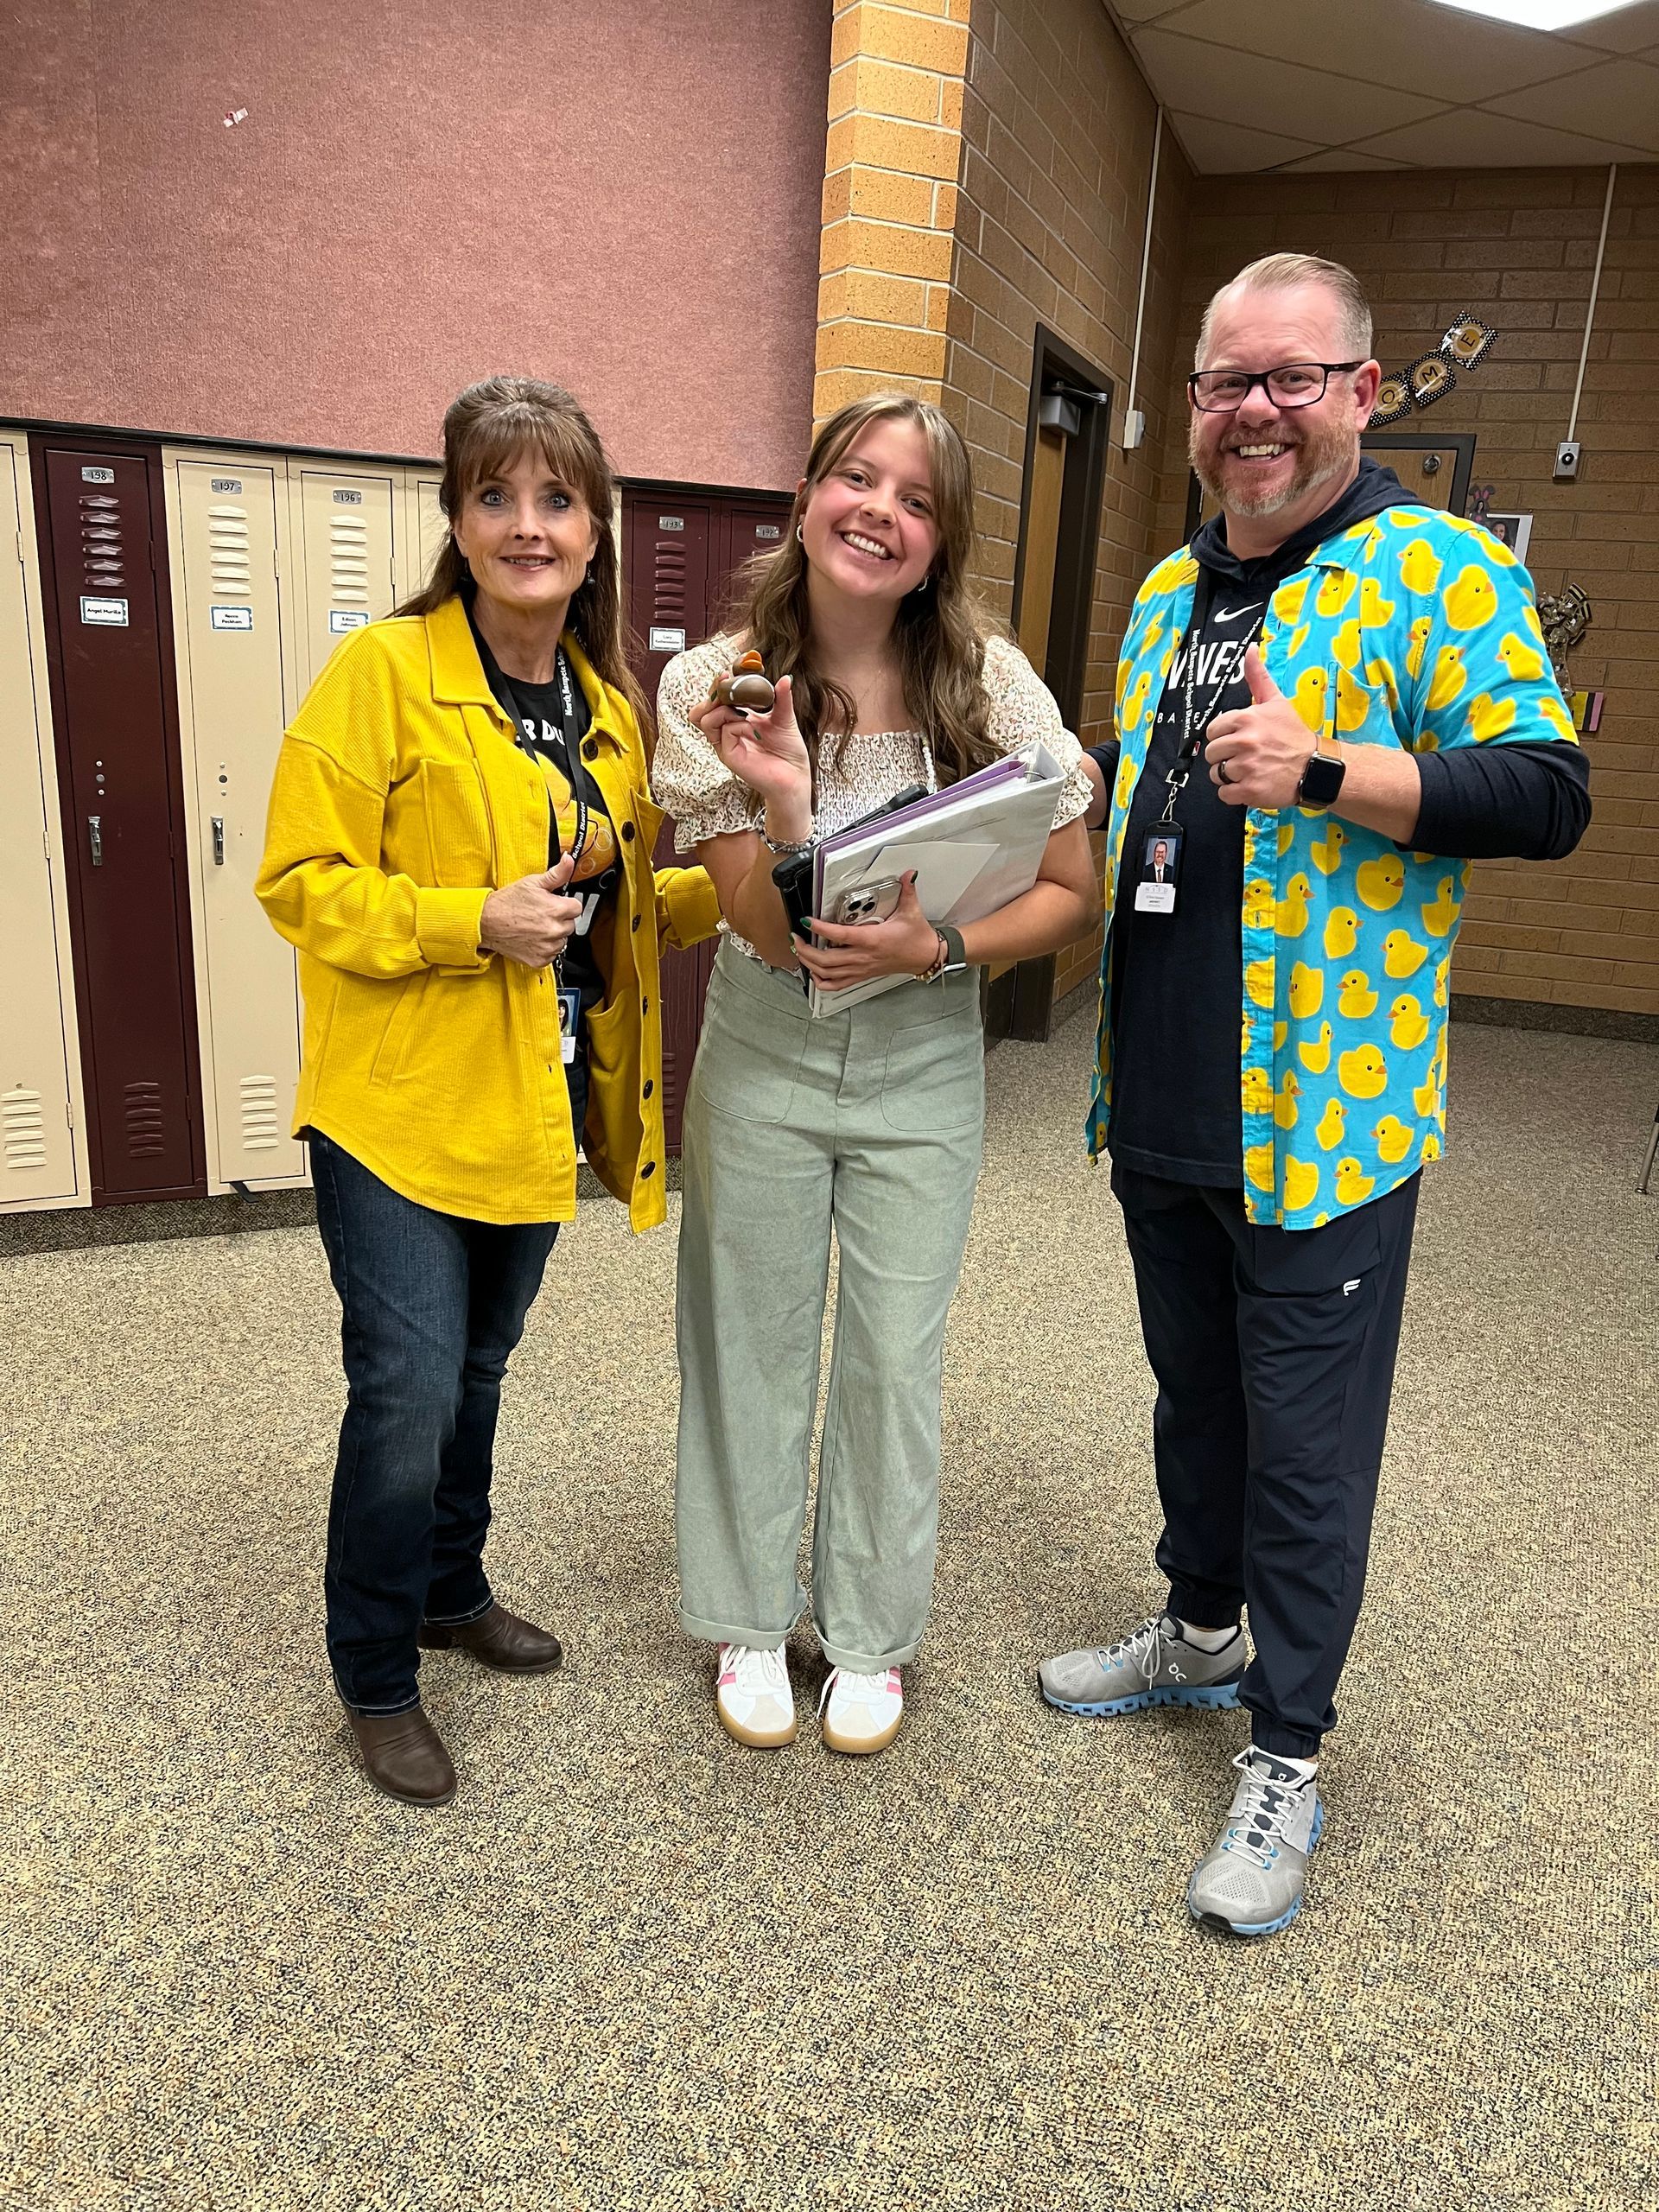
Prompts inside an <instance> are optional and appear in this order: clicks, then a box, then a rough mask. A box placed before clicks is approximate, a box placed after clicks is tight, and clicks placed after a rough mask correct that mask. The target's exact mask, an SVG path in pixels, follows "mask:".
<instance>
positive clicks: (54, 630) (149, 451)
mask: <svg viewBox="0 0 1659 2212" xmlns="http://www.w3.org/2000/svg"><path fill="white" fill-rule="evenodd" d="M111 448H115V449H117V450H118V451H119V452H121V453H122V454H124V455H125V456H126V458H127V459H129V460H130V461H142V462H143V467H144V477H145V486H146V490H147V492H148V494H149V567H150V574H151V575H152V576H153V577H154V579H155V589H156V645H157V650H158V652H159V657H160V663H161V689H162V749H163V752H164V754H165V760H164V763H163V766H164V770H165V775H166V782H167V812H168V848H169V850H168V862H169V874H170V875H171V879H172V884H173V912H174V916H175V930H176V936H177V942H178V948H179V995H180V1004H181V1019H182V1022H183V1027H184V1080H185V1127H186V1131H187V1135H188V1141H189V1152H190V1174H191V1180H190V1181H189V1182H188V1183H187V1184H174V1185H170V1186H169V1187H168V1188H167V1189H164V1190H156V1191H143V1192H130V1193H129V1192H122V1193H119V1194H117V1195H111V1194H110V1193H108V1192H105V1191H104V1190H103V1189H102V1188H101V1187H100V1185H99V1181H98V1179H97V1174H96V1173H95V1172H94V1170H93V1166H92V1163H93V1162H96V1161H101V1160H102V1158H103V1152H104V1128H103V1125H102V1122H101V1121H100V1120H99V1106H98V1091H97V1085H96V1084H93V1083H92V1082H91V1081H90V1080H84V1081H83V1098H84V1109H85V1114H86V1149H87V1154H88V1162H89V1168H88V1173H89V1182H90V1187H91V1192H92V1204H93V1205H95V1206H105V1205H156V1204H165V1203H167V1202H168V1201H169V1200H171V1199H173V1198H206V1197H207V1139H206V1134H205V1131H204V1128H203V1123H202V1090H201V1051H200V1008H199V1007H198V1004H197V999H196V953H195V931H194V926H193V923H194V912H193V906H194V902H193V900H192V898H191V893H190V860H189V837H188V821H189V815H188V803H187V799H186V794H185V788H184V753H183V747H182V741H181V729H180V720H179V687H178V661H177V647H176V643H175V632H174V626H173V580H172V576H171V575H170V573H169V571H170V569H171V565H172V564H171V562H170V559H169V557H168V554H169V547H168V519H167V515H168V509H167V480H166V471H165V469H164V467H163V465H162V448H161V442H160V440H159V439H150V438H145V437H138V436H135V435H132V434H131V433H127V434H125V435H110V436H102V435H99V434H98V433H96V432H92V431H87V430H85V429H77V428H72V429H61V430H60V429H47V430H31V431H30V433H29V481H30V489H31V491H32V493H33V495H34V504H35V536H36V541H37V543H42V544H45V545H50V543H51V542H52V507H51V502H50V499H49V497H48V479H47V467H46V457H47V454H48V450H54V451H58V452H64V453H84V454H91V455H92V456H94V457H96V456H97V455H99V454H107V453H109V452H110V450H111ZM158 528H159V532H160V536H159V542H158V539H157V531H158ZM40 566H41V627H42V629H43V630H44V632H45V635H46V671H47V682H48V687H49V692H50V697H51V702H52V736H53V748H54V757H55V760H56V765H57V772H58V815H59V829H60V836H62V839H63V846H64V886H63V887H64V895H65V898H66V899H67V902H68V908H69V948H70V954H71V957H72V960H73V968H74V977H75V1027H76V1032H77V1041H78V1043H79V1049H80V1055H81V1067H82V1070H83V1077H84V1074H85V1071H86V1070H87V1069H90V1068H92V1067H94V1066H95V1065H97V1062H96V1056H95V1055H96V1046H95V1040H94V1038H93V1035H92V986H91V981H90V978H89V976H88V975H87V970H86V913H85V910H84V907H83V905H82V899H81V888H82V887H81V857H80V843H79V834H80V833H79V823H78V822H77V821H76V820H75V819H73V816H74V809H75V798H74V777H73V760H72V758H71V754H70V750H69V744H70V739H69V714H68V704H67V696H66V693H65V690H64V682H63V642H62V640H63V613H62V607H61V606H60V601H59V598H58V579H57V569H56V563H55V561H54V560H52V559H45V560H42V561H41V564H40Z"/></svg>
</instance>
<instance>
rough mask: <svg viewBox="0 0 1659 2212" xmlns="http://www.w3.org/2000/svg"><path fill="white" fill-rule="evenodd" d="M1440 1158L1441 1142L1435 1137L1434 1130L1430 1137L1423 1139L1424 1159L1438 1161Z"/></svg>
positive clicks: (1429, 1134)
mask: <svg viewBox="0 0 1659 2212" xmlns="http://www.w3.org/2000/svg"><path fill="white" fill-rule="evenodd" d="M1423 1158H1424V1159H1425V1160H1438V1159H1439V1158H1440V1139H1439V1137H1437V1136H1436V1135H1435V1134H1434V1132H1433V1129H1431V1130H1430V1131H1429V1133H1428V1135H1427V1136H1426V1137H1425V1138H1424V1139H1423Z"/></svg>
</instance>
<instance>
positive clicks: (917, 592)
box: [911, 570, 933, 599]
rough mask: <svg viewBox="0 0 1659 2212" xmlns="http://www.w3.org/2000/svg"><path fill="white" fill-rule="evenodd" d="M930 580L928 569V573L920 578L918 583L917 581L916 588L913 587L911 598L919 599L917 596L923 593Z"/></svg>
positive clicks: (930, 574)
mask: <svg viewBox="0 0 1659 2212" xmlns="http://www.w3.org/2000/svg"><path fill="white" fill-rule="evenodd" d="M932 581H933V576H932V572H931V570H930V571H929V573H928V574H927V575H925V576H924V577H923V578H922V581H921V582H920V583H918V585H917V586H916V588H915V590H914V591H913V592H912V594H911V596H912V598H913V599H919V598H920V597H921V595H922V594H923V593H924V592H925V590H926V589H927V588H928V586H929V584H931V582H932Z"/></svg>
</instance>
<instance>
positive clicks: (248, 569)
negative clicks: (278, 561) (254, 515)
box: [207, 505, 253, 599]
mask: <svg viewBox="0 0 1659 2212" xmlns="http://www.w3.org/2000/svg"><path fill="white" fill-rule="evenodd" d="M207 575H208V581H209V582H210V583H211V585H212V587H213V592H214V594H215V595H216V596H217V595H219V594H223V595H224V596H225V597H226V598H227V599H246V598H247V596H248V594H249V593H250V591H251V588H252V581H253V569H252V561H251V552H250V544H249V537H248V511H247V509H246V508H245V507H234V506H222V505H221V506H212V507H209V508H208V510H207Z"/></svg>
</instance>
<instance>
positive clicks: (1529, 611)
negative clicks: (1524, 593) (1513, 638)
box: [1521, 600, 1544, 645]
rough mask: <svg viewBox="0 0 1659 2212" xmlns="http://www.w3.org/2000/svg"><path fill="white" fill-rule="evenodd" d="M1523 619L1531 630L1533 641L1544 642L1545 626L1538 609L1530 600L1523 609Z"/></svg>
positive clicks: (1540, 643)
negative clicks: (1539, 618) (1539, 616)
mask: <svg viewBox="0 0 1659 2212" xmlns="http://www.w3.org/2000/svg"><path fill="white" fill-rule="evenodd" d="M1521 620H1522V621H1523V622H1524V623H1525V624H1526V626H1527V628H1528V629H1529V631H1530V632H1531V633H1532V640H1533V643H1534V644H1535V645H1542V644H1543V642H1544V626H1543V624H1542V623H1541V621H1540V620H1538V610H1537V608H1536V607H1535V606H1534V605H1533V603H1532V601H1530V600H1529V601H1527V603H1526V605H1525V606H1524V607H1522V610H1521Z"/></svg>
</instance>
